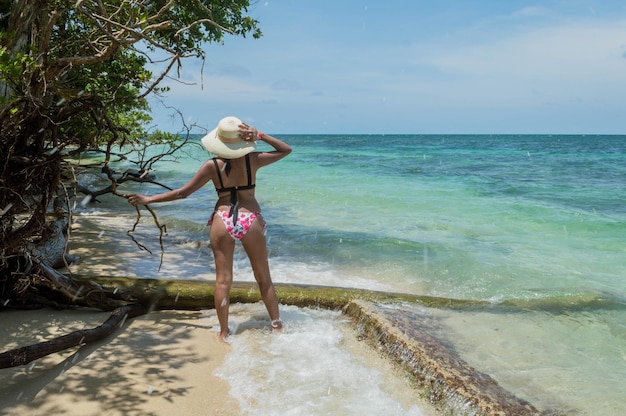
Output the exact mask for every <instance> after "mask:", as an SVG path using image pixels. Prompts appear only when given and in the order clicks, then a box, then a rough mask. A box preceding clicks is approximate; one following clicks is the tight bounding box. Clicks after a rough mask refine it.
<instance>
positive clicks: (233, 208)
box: [213, 155, 256, 225]
mask: <svg viewBox="0 0 626 416" xmlns="http://www.w3.org/2000/svg"><path fill="white" fill-rule="evenodd" d="M213 163H214V164H215V170H216V171H217V177H218V179H219V180H220V186H221V188H218V187H217V186H216V187H215V191H216V192H217V193H218V194H219V193H220V192H230V211H229V212H228V216H229V217H231V218H232V217H233V216H234V218H233V225H234V224H237V217H238V215H237V213H238V205H239V202H238V200H237V193H238V192H239V191H245V190H246V189H253V188H254V187H255V186H256V185H255V184H253V183H252V171H251V170H250V155H246V173H247V175H248V184H247V185H242V186H230V187H228V188H224V181H223V180H222V173H221V172H220V167H219V165H218V164H217V158H215V157H214V158H213ZM225 163H226V164H228V163H230V161H228V160H226V162H225ZM227 172H228V168H227Z"/></svg>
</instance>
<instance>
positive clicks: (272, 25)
mask: <svg viewBox="0 0 626 416" xmlns="http://www.w3.org/2000/svg"><path fill="white" fill-rule="evenodd" d="M249 12H250V14H251V15H252V16H253V17H254V18H256V19H258V20H259V21H260V27H261V30H262V31H263V34H264V36H263V37H262V38H261V39H258V40H257V39H252V38H251V37H250V38H245V39H244V38H237V37H233V36H227V37H226V39H225V42H224V43H223V44H208V45H206V48H205V51H206V54H207V60H206V62H205V63H204V68H203V69H202V68H201V62H200V61H198V60H187V61H185V62H184V64H183V65H184V67H183V69H182V71H181V81H183V82H184V83H178V82H175V81H173V80H168V81H167V84H168V85H170V87H171V91H170V92H169V93H167V96H166V97H165V101H164V102H165V104H166V105H167V106H171V107H175V108H177V109H178V110H180V112H181V113H182V114H183V115H184V117H185V120H186V123H188V124H195V125H197V126H199V127H200V129H196V131H197V132H201V131H202V130H201V129H202V128H206V129H211V128H213V127H214V126H215V124H216V123H217V121H218V120H219V119H220V118H222V117H224V116H227V115H235V116H238V117H240V118H242V119H243V120H244V121H247V122H249V123H250V124H253V125H256V126H257V127H258V128H259V129H260V130H263V131H267V132H268V133H275V134H333V133H336V134H349V133H354V134H368V133H371V134H383V133H387V134H392V133H410V134H434V133H442V134H446V133H459V134H462V133H485V134H486V133H491V134H498V133H512V134H530V133H546V134H626V0H625V1H613V0H564V1H560V0H554V1H535V2H528V1H515V0H506V1H505V0H497V1H471V0H458V1H452V0H439V1H436V0H431V1H419V0H404V1H400V0H385V1H356V0H335V1H330V0H315V1H310V0H268V1H263V0H261V1H258V2H256V3H254V4H253V5H252V7H251V8H250V9H249ZM152 108H153V117H154V118H155V125H156V126H157V127H158V128H160V129H162V130H167V131H174V132H178V131H180V129H181V123H180V122H178V120H177V119H176V118H172V117H170V114H171V113H172V111H171V110H168V109H167V108H165V107H164V106H163V105H162V104H160V103H157V102H153V103H152Z"/></svg>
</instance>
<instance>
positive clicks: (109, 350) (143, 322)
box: [0, 309, 239, 416]
mask: <svg viewBox="0 0 626 416" xmlns="http://www.w3.org/2000/svg"><path fill="white" fill-rule="evenodd" d="M107 317H108V314H107V313H104V312H97V311H84V310H78V311H54V310H50V309H42V310H36V311H3V312H2V313H0V328H1V329H0V331H1V333H2V336H1V337H0V339H1V341H0V348H1V349H2V351H6V350H7V349H10V348H13V347H16V346H22V345H29V344H32V343H35V342H38V341H42V340H45V339H50V338H52V337H54V336H55V335H62V334H64V333H67V332H68V331H70V330H79V329H84V328H88V327H95V326H97V325H99V324H100V323H101V322H103V321H104V320H105V319H106V318H107ZM216 321H217V318H216V317H215V314H214V313H213V311H198V312H194V311H159V312H153V313H150V314H148V315H145V316H141V317H138V318H135V319H133V320H129V321H128V322H125V323H124V324H123V327H122V328H120V329H118V330H117V331H116V332H115V333H114V334H113V335H112V336H110V337H109V338H107V339H105V340H103V341H100V342H98V343H95V344H91V345H85V346H82V347H80V348H73V349H70V350H66V351H63V352H61V353H57V354H52V355H50V356H47V357H44V358H42V359H40V360H37V361H34V362H33V363H31V364H29V365H26V366H21V367H16V368H11V369H3V370H0V386H1V387H0V414H1V415H3V416H4V415H6V416H13V415H15V416H17V415H27V414H28V415H60V414H63V415H83V416H85V415H94V416H95V415H174V414H182V415H208V414H220V415H237V414H239V413H238V404H237V401H236V400H235V399H234V398H232V397H231V396H230V395H229V385H228V383H226V382H225V381H224V380H222V379H220V378H219V377H216V376H215V375H214V374H213V372H214V370H215V368H216V367H217V366H219V365H220V364H221V363H222V362H223V360H224V357H225V355H226V354H227V353H228V351H229V349H230V347H229V345H228V344H225V343H223V342H220V341H219V340H218V339H217V337H216V333H215V332H214V331H211V328H212V327H213V326H214V325H215V323H216ZM35 329H37V330H35Z"/></svg>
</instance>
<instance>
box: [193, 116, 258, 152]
mask: <svg viewBox="0 0 626 416" xmlns="http://www.w3.org/2000/svg"><path fill="white" fill-rule="evenodd" d="M241 123H242V122H241V120H240V119H238V118H237V117H232V116H230V117H224V118H223V119H221V120H220V122H219V123H217V127H216V128H215V129H213V130H212V131H211V132H210V133H209V134H207V135H206V136H204V137H203V138H202V146H204V148H205V149H206V150H208V151H209V152H211V153H213V154H214V155H216V156H218V157H223V158H225V159H237V158H238V157H242V156H245V155H247V154H248V153H250V152H252V151H253V150H254V149H256V142H255V141H254V140H250V141H246V140H242V139H241V137H239V125H240V124H241Z"/></svg>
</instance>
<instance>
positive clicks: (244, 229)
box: [207, 209, 266, 240]
mask: <svg viewBox="0 0 626 416" xmlns="http://www.w3.org/2000/svg"><path fill="white" fill-rule="evenodd" d="M215 214H217V215H219V217H220V218H221V219H222V222H223V223H224V226H225V227H226V231H228V234H230V236H231V237H232V238H234V239H235V240H241V239H242V238H243V237H244V236H245V235H246V234H247V233H248V231H249V230H250V227H252V223H253V222H254V220H255V219H256V218H257V217H258V216H259V215H261V213H260V212H238V213H236V214H235V215H237V217H236V218H235V216H231V215H230V212H229V211H224V210H221V209H218V210H217V211H215V213H214V215H215ZM212 223H213V215H212V216H211V218H210V219H209V222H208V224H207V225H209V226H210V225H211V224H212ZM265 228H266V224H265V222H263V231H265Z"/></svg>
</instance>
